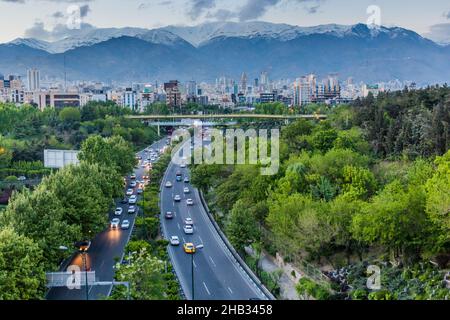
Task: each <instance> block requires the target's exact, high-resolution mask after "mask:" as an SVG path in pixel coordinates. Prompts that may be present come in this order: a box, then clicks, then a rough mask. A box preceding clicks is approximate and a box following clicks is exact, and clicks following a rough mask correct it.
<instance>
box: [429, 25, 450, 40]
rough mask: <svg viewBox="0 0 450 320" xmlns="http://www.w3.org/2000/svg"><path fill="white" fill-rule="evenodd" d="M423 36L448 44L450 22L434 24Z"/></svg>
mask: <svg viewBox="0 0 450 320" xmlns="http://www.w3.org/2000/svg"><path fill="white" fill-rule="evenodd" d="M424 36H425V37H426V38H428V39H431V40H433V41H435V42H438V43H442V44H450V23H441V24H435V25H433V26H431V27H430V32H429V33H427V34H424Z"/></svg>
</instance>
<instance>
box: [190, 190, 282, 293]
mask: <svg viewBox="0 0 450 320" xmlns="http://www.w3.org/2000/svg"><path fill="white" fill-rule="evenodd" d="M198 193H199V196H200V201H201V202H202V205H203V208H205V211H206V213H207V215H208V217H209V219H210V220H211V223H212V224H213V226H214V228H215V229H216V231H217V233H218V234H219V236H220V238H221V239H222V241H223V242H224V243H225V245H226V246H227V248H228V250H229V251H230V252H231V254H232V255H233V257H234V258H235V259H236V261H237V262H238V263H239V264H240V266H241V267H242V269H243V270H244V271H245V272H246V273H247V274H248V276H249V277H250V279H252V280H253V282H254V283H255V284H256V285H257V286H258V288H259V289H260V290H261V291H262V292H263V293H264V295H265V296H266V297H267V298H268V299H269V300H276V298H275V296H274V295H273V294H272V293H271V292H270V291H269V290H268V289H267V288H266V287H265V286H264V284H263V283H262V282H261V280H259V278H258V277H257V276H256V275H255V274H254V273H253V271H252V269H250V268H249V266H247V264H246V263H245V261H244V260H243V259H242V258H241V256H240V255H239V253H238V252H237V251H236V249H234V247H233V245H232V244H231V243H230V241H228V238H227V237H226V235H225V234H224V233H223V231H222V229H220V227H219V225H218V224H217V222H216V220H215V219H214V217H213V215H212V214H211V212H210V211H209V207H208V204H207V203H206V201H205V198H204V197H203V193H202V191H201V190H199V191H198Z"/></svg>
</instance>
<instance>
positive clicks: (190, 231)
mask: <svg viewBox="0 0 450 320" xmlns="http://www.w3.org/2000/svg"><path fill="white" fill-rule="evenodd" d="M183 231H184V233H185V234H194V227H193V226H189V225H188V226H184V228H183Z"/></svg>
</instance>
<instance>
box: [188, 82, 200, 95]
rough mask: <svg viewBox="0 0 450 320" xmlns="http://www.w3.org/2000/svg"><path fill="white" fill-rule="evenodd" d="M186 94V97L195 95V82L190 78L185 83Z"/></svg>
mask: <svg viewBox="0 0 450 320" xmlns="http://www.w3.org/2000/svg"><path fill="white" fill-rule="evenodd" d="M186 95H187V96H188V97H195V96H197V82H195V81H193V80H191V81H188V82H187V83H186Z"/></svg>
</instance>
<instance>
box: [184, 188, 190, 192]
mask: <svg viewBox="0 0 450 320" xmlns="http://www.w3.org/2000/svg"><path fill="white" fill-rule="evenodd" d="M183 192H184V193H189V192H191V191H190V190H189V188H188V187H186V188H184V189H183Z"/></svg>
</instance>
